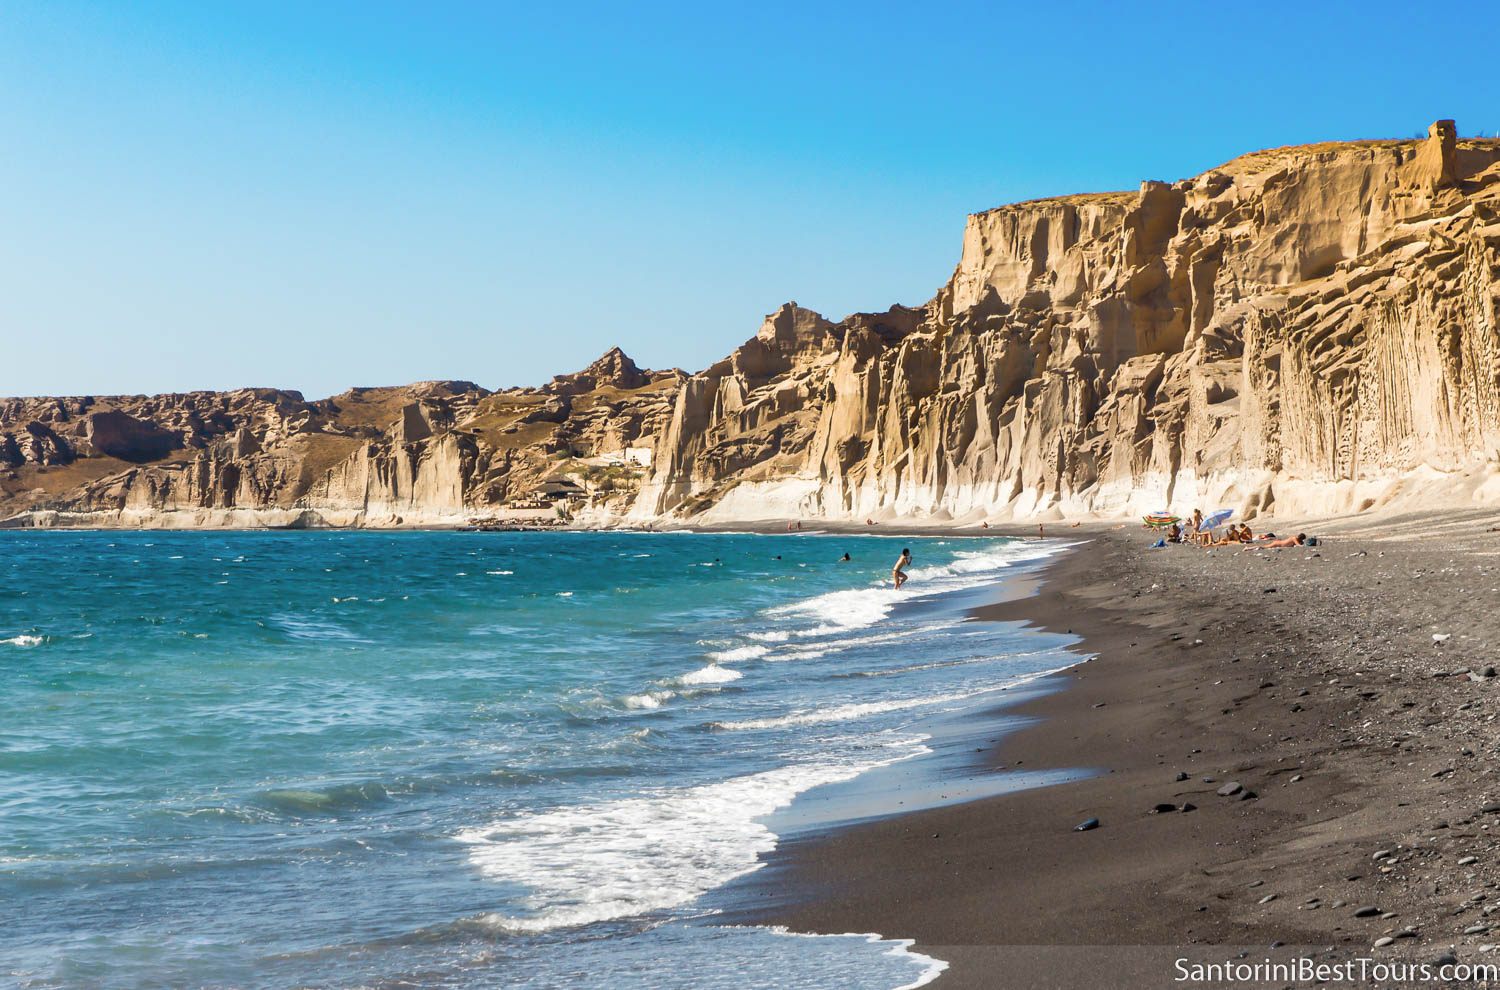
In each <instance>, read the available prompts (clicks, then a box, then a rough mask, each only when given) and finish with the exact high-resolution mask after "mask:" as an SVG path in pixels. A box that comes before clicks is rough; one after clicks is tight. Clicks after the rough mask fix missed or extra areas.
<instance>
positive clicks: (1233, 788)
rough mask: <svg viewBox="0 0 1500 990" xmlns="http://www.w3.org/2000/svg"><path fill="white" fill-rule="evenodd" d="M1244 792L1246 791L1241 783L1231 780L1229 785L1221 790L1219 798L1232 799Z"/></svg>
mask: <svg viewBox="0 0 1500 990" xmlns="http://www.w3.org/2000/svg"><path fill="white" fill-rule="evenodd" d="M1242 790H1244V787H1243V785H1241V784H1240V782H1239V781H1237V780H1231V781H1230V782H1229V783H1227V784H1225V785H1224V786H1223V787H1221V788H1219V791H1218V794H1219V797H1231V796H1232V795H1235V794H1238V793H1239V792H1240V791H1242Z"/></svg>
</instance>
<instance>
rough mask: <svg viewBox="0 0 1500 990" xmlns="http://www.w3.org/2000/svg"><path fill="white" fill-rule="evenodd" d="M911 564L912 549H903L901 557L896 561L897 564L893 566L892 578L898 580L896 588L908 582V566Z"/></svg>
mask: <svg viewBox="0 0 1500 990" xmlns="http://www.w3.org/2000/svg"><path fill="white" fill-rule="evenodd" d="M910 565H911V551H910V550H902V551H901V559H900V560H898V561H896V566H895V567H893V568H891V580H893V581H895V582H896V590H897V591H900V590H901V586H902V585H903V584H905V583H906V568H907V567H909V566H910Z"/></svg>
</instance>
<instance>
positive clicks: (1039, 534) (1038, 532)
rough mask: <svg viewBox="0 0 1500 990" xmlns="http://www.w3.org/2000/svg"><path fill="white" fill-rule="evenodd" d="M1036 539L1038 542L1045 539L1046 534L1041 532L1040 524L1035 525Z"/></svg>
mask: <svg viewBox="0 0 1500 990" xmlns="http://www.w3.org/2000/svg"><path fill="white" fill-rule="evenodd" d="M1036 538H1037V539H1039V540H1045V539H1046V538H1047V534H1046V533H1045V532H1043V531H1042V524H1041V523H1037V524H1036Z"/></svg>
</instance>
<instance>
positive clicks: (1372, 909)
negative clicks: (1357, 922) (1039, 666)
mask: <svg viewBox="0 0 1500 990" xmlns="http://www.w3.org/2000/svg"><path fill="white" fill-rule="evenodd" d="M1379 914H1380V908H1378V907H1376V906H1375V905H1373V904H1369V905H1366V906H1365V907H1362V908H1359V909H1358V910H1356V911H1355V912H1354V916H1355V917H1356V918H1374V917H1377V916H1378V915H1379Z"/></svg>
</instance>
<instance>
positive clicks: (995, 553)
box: [762, 544, 1058, 637]
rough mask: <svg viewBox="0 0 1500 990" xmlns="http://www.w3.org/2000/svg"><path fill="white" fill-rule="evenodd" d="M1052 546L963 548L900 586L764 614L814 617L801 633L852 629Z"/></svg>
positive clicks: (833, 595) (855, 591)
mask: <svg viewBox="0 0 1500 990" xmlns="http://www.w3.org/2000/svg"><path fill="white" fill-rule="evenodd" d="M1057 549H1058V548H1056V547H1047V548H1040V547H1036V546H1030V545H1021V546H1018V545H1016V544H1003V545H1001V546H998V547H995V548H993V549H991V550H977V551H961V552H959V553H958V554H956V555H955V556H954V558H953V560H951V561H950V562H949V563H947V564H941V565H938V566H934V567H913V568H911V569H910V570H909V571H908V572H907V574H908V575H909V577H910V579H911V580H910V581H908V583H907V584H906V585H905V586H904V587H903V588H902V589H901V590H900V591H897V590H896V589H895V588H892V587H889V586H886V585H885V583H884V582H882V583H881V584H878V585H870V586H867V587H864V588H852V589H848V590H845V591H830V592H828V593H827V594H823V595H816V596H814V597H812V598H808V599H805V600H803V601H800V602H792V603H791V604H789V605H779V606H776V607H775V608H770V609H766V610H765V612H763V613H762V614H763V615H766V616H768V617H770V618H771V619H774V620H776V621H778V622H798V621H807V620H812V621H814V622H816V623H817V624H816V625H813V626H810V627H806V628H802V629H793V630H791V633H792V635H795V636H801V637H815V636H831V635H837V634H838V633H842V632H847V631H848V630H850V629H858V628H863V627H865V626H872V625H874V624H875V623H877V622H879V621H881V620H882V619H884V618H885V617H886V616H887V615H889V614H890V611H891V609H892V608H894V607H895V606H896V605H897V604H898V603H899V602H903V601H907V600H909V599H912V598H916V597H918V596H921V595H930V594H934V593H940V592H945V591H959V590H962V589H964V588H972V587H975V586H977V585H981V584H984V583H986V582H987V581H989V580H990V579H991V576H992V574H993V572H995V571H997V570H1001V569H1003V568H1006V567H1010V566H1011V565H1013V564H1015V563H1018V562H1020V561H1024V560H1036V559H1040V558H1042V557H1047V556H1050V555H1051V554H1053V553H1055V552H1057Z"/></svg>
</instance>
